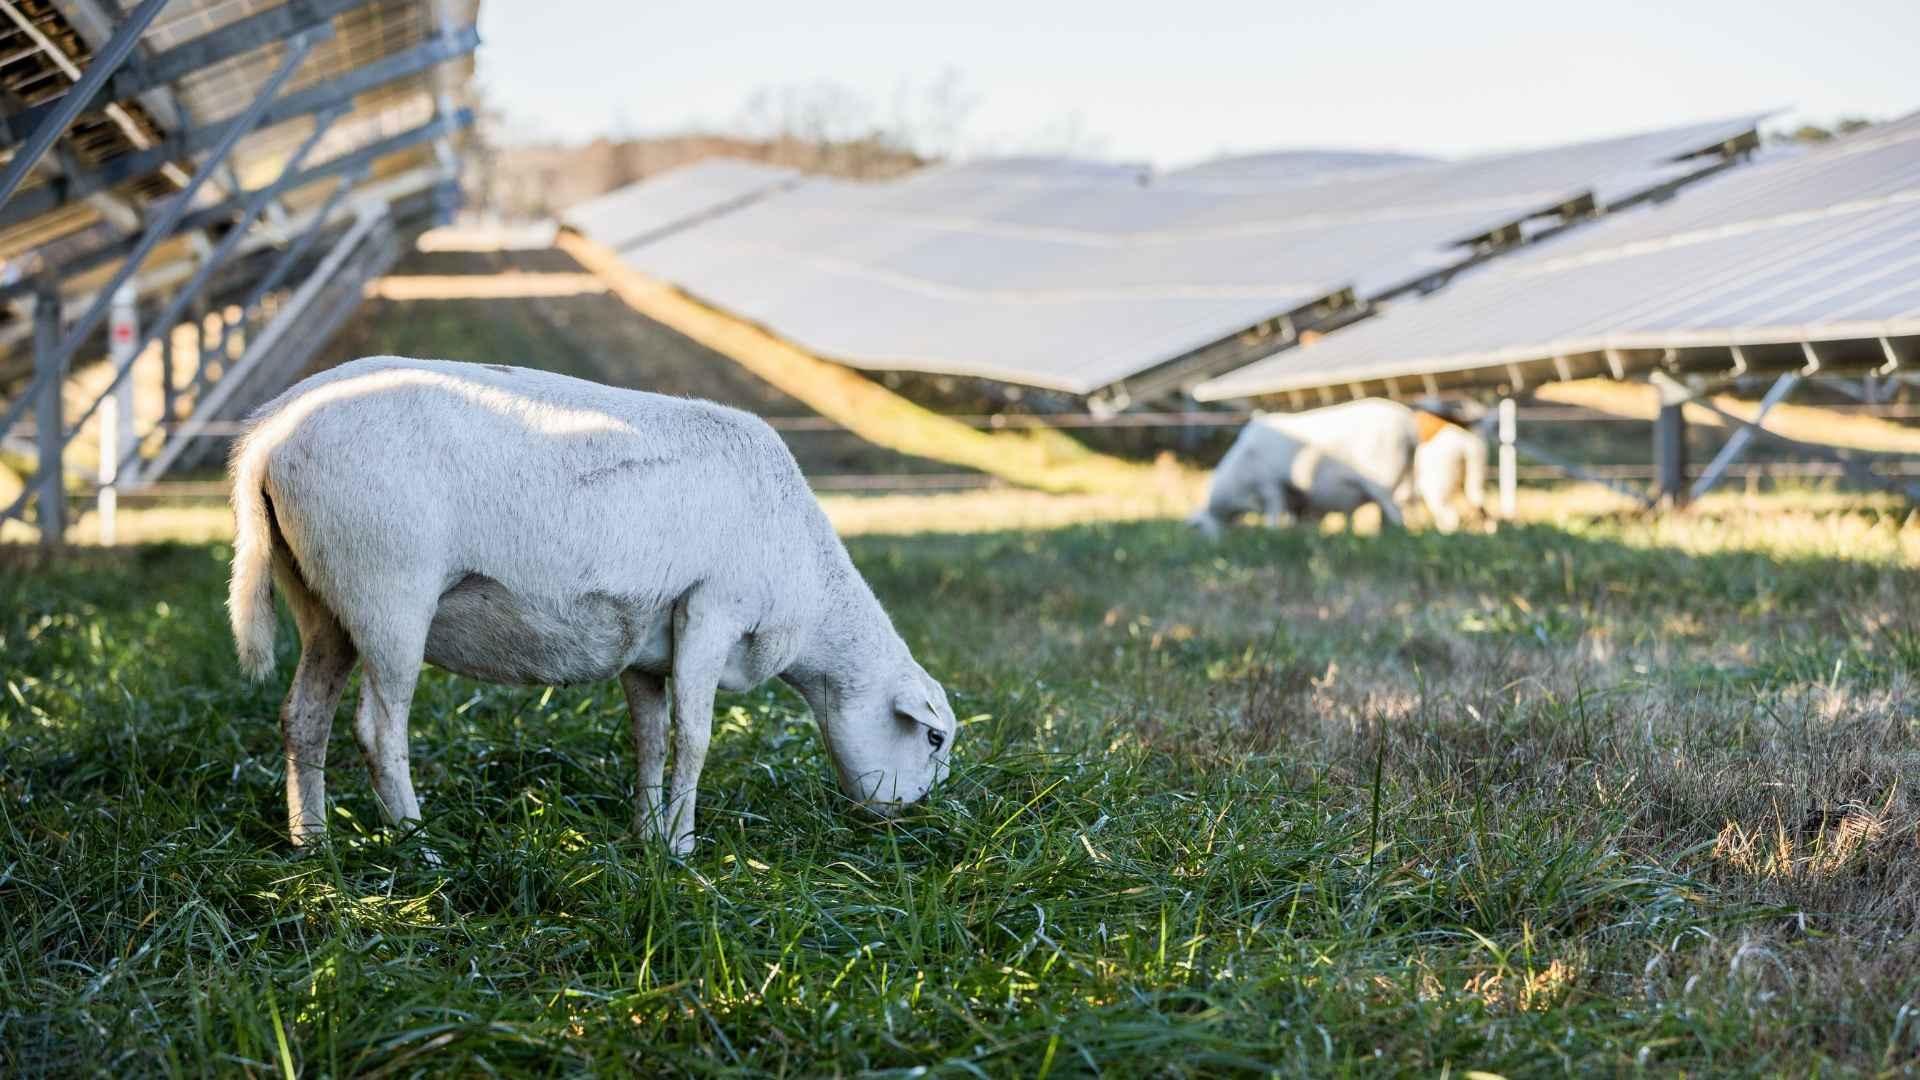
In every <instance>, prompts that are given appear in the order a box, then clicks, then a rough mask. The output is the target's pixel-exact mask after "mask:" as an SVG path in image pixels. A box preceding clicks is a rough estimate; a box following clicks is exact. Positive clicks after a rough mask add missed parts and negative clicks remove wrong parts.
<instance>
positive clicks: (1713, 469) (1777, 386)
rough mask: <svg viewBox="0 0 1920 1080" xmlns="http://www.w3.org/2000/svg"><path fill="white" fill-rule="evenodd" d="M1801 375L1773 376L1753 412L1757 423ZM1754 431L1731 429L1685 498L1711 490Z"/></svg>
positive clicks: (1789, 390)
mask: <svg viewBox="0 0 1920 1080" xmlns="http://www.w3.org/2000/svg"><path fill="white" fill-rule="evenodd" d="M1801 378H1802V376H1801V375H1800V373H1799V372H1797V371H1789V372H1787V373H1786V374H1785V375H1782V376H1780V377H1779V378H1778V379H1776V380H1774V383H1773V386H1772V388H1771V389H1769V390H1768V391H1767V396H1766V397H1763V398H1761V399H1760V409H1759V411H1758V412H1756V413H1755V414H1754V416H1753V422H1754V424H1755V425H1756V426H1757V425H1759V424H1760V423H1761V422H1762V421H1764V420H1765V419H1766V418H1767V413H1769V412H1771V411H1773V407H1774V406H1775V405H1778V404H1780V403H1781V402H1782V401H1785V400H1787V398H1788V397H1789V396H1790V395H1792V393H1793V392H1794V390H1795V389H1797V388H1798V387H1799V385H1800V380H1801ZM1753 431H1754V429H1753V428H1745V427H1743V428H1739V429H1737V430H1735V431H1734V433H1733V436H1732V437H1731V438H1729V439H1728V440H1727V443H1726V445H1725V446H1722V447H1721V448H1720V452H1719V453H1718V454H1715V455H1714V456H1713V460H1712V461H1711V462H1708V463H1707V471H1706V472H1704V473H1701V474H1700V479H1698V480H1695V481H1694V482H1693V488H1692V490H1690V491H1689V492H1688V493H1687V498H1689V499H1698V498H1699V497H1700V496H1702V495H1705V494H1706V493H1707V492H1708V491H1709V490H1711V489H1712V488H1713V485H1715V484H1717V483H1719V482H1720V478H1721V476H1723V475H1725V473H1726V471H1727V466H1729V465H1731V464H1733V463H1734V462H1735V461H1738V460H1739V458H1740V455H1741V454H1743V453H1745V452H1746V449H1747V444H1748V443H1750V442H1752V441H1753Z"/></svg>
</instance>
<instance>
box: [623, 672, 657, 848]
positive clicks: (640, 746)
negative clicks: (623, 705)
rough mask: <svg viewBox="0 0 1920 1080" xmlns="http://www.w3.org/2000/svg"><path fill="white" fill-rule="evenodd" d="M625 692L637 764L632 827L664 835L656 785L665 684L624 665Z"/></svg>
mask: <svg viewBox="0 0 1920 1080" xmlns="http://www.w3.org/2000/svg"><path fill="white" fill-rule="evenodd" d="M620 688H621V689H622V690H624V691H626V694H627V716H628V720H629V721H630V724H631V728H632V731H633V756H634V760H635V762H636V764H637V766H638V768H637V770H636V771H637V773H638V775H637V778H636V780H635V787H634V791H633V831H634V832H636V833H638V834H639V835H641V836H657V837H659V838H660V839H662V840H664V839H667V832H666V819H665V818H664V817H663V816H662V815H661V808H660V794H661V792H660V788H661V786H662V785H663V784H664V783H665V782H666V772H667V685H666V680H665V679H663V678H661V677H660V676H658V675H649V674H647V673H646V672H643V671H634V670H632V669H628V670H626V671H623V672H621V673H620Z"/></svg>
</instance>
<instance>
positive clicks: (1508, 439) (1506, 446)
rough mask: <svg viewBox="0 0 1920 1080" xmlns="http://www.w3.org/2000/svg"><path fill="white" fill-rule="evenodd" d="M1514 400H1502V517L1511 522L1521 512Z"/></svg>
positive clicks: (1516, 419)
mask: <svg viewBox="0 0 1920 1080" xmlns="http://www.w3.org/2000/svg"><path fill="white" fill-rule="evenodd" d="M1518 419H1519V418H1518V417H1517V416H1516V415H1515V411H1514V404H1513V399H1512V398H1501V399H1500V516H1501V517H1503V518H1505V519H1507V520H1509V521H1511V520H1513V517H1514V515H1515V514H1516V513H1518V512H1519V506H1518V505H1517V502H1518V495H1519V487H1520V459H1519V455H1518V454H1517V453H1516V452H1515V451H1514V448H1513V441H1514V439H1516V438H1518V432H1517V431H1516V430H1515V429H1516V428H1517V427H1518V426H1519V424H1518Z"/></svg>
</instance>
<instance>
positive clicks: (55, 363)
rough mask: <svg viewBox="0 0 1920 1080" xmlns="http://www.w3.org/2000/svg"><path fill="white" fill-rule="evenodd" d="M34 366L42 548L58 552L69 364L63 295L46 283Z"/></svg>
mask: <svg viewBox="0 0 1920 1080" xmlns="http://www.w3.org/2000/svg"><path fill="white" fill-rule="evenodd" d="M33 363H34V368H35V372H36V375H37V376H38V377H37V378H36V379H35V381H36V382H38V383H39V384H40V401H39V415H38V417H37V422H38V424H39V427H40V432H39V442H40V472H39V475H38V476H36V477H35V478H34V480H35V482H36V483H38V484H39V485H40V546H41V547H44V548H48V549H52V548H57V547H59V546H60V545H61V543H62V542H64V541H65V539H66V535H67V489H66V473H65V470H64V469H62V468H61V465H60V462H61V458H62V455H61V453H60V450H61V442H60V433H61V432H62V431H63V430H65V424H66V421H65V420H64V419H63V418H62V416H61V408H60V405H61V402H60V395H61V392H62V391H64V390H65V389H66V387H65V383H66V381H67V380H66V371H65V370H64V369H65V367H66V364H65V363H64V362H63V361H62V359H61V356H60V294H59V293H58V292H56V291H54V288H53V283H52V282H47V283H46V285H45V287H44V288H43V289H42V290H41V291H40V293H39V294H38V295H37V296H35V297H34V304H33Z"/></svg>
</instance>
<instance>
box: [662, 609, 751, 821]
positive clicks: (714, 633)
mask: <svg viewBox="0 0 1920 1080" xmlns="http://www.w3.org/2000/svg"><path fill="white" fill-rule="evenodd" d="M693 606H695V601H693V600H692V599H689V600H684V601H682V602H681V603H680V605H679V606H678V607H677V608H676V609H675V611H674V618H673V623H674V625H673V782H672V786H671V787H670V788H669V789H668V792H667V813H666V835H667V837H668V838H669V840H670V842H671V847H672V851H673V853H674V854H675V855H686V854H689V853H691V852H692V851H693V827H694V811H695V808H696V805H697V803H698V802H699V796H700V770H701V769H702V768H703V767H704V766H705V765H706V761H707V745H708V744H709V743H710V742H712V740H713V695H714V691H715V690H716V689H718V688H719V684H720V672H721V670H722V669H723V668H724V667H725V666H726V661H727V650H729V649H730V648H732V647H733V643H734V641H735V640H737V639H738V637H739V635H738V634H737V633H732V632H730V631H729V630H728V629H727V627H726V625H725V623H724V621H723V620H720V619H716V618H712V617H711V616H707V617H702V616H701V615H698V614H694V613H692V612H691V611H690V610H689V609H690V608H692V607H693Z"/></svg>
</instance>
